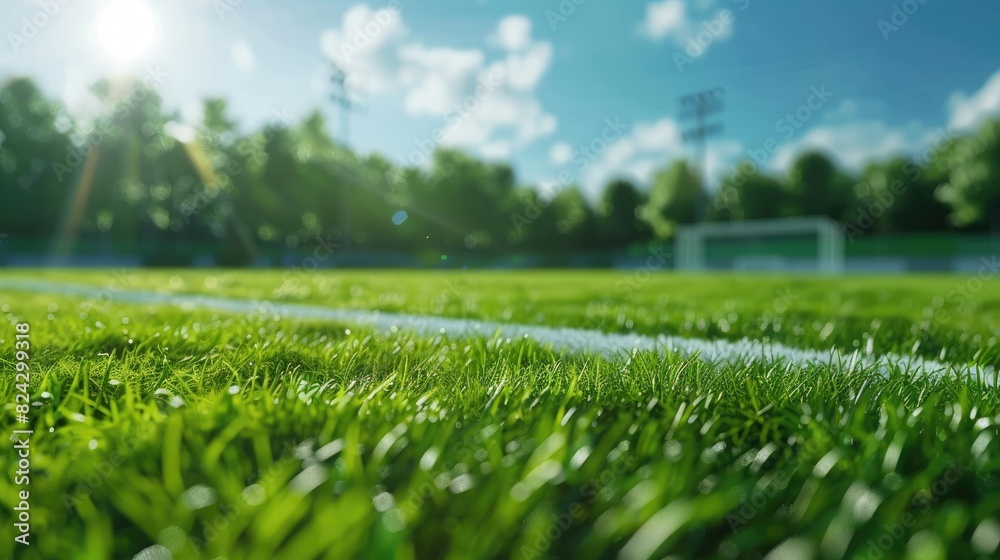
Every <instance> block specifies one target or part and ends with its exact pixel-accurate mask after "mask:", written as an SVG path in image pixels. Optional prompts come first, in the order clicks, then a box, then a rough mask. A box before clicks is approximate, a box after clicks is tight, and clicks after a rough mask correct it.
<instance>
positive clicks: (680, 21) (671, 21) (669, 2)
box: [640, 0, 689, 41]
mask: <svg viewBox="0 0 1000 560" xmlns="http://www.w3.org/2000/svg"><path fill="white" fill-rule="evenodd" d="M688 25H689V23H688V20H687V8H686V7H685V6H684V2H683V1H682V0H663V1H662V2H653V3H652V4H648V5H646V19H645V20H643V22H642V25H641V26H640V30H641V31H642V33H643V34H645V35H646V36H647V37H649V38H650V39H653V40H656V41H659V40H661V39H664V38H666V37H667V36H668V35H670V34H676V33H680V32H683V31H684V29H685V28H687V27H688Z"/></svg>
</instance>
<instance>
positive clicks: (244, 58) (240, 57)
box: [233, 41, 257, 72]
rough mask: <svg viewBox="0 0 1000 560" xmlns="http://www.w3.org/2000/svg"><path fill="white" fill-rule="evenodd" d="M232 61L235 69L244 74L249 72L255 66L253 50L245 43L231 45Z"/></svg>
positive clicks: (237, 42)
mask: <svg viewBox="0 0 1000 560" xmlns="http://www.w3.org/2000/svg"><path fill="white" fill-rule="evenodd" d="M233 61H234V62H235V63H236V67H237V68H239V69H240V70H243V71H244V72H249V71H250V70H253V69H254V66H256V65H257V58H256V57H255V56H254V53H253V49H252V48H250V45H249V44H247V42H246V41H236V42H235V43H233Z"/></svg>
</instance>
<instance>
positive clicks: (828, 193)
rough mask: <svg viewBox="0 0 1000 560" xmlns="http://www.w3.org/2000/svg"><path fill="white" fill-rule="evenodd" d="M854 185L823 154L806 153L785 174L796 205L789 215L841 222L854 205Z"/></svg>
mask: <svg viewBox="0 0 1000 560" xmlns="http://www.w3.org/2000/svg"><path fill="white" fill-rule="evenodd" d="M853 186H854V182H853V181H852V180H851V179H850V177H847V176H846V175H844V174H842V173H840V172H839V171H838V170H837V168H836V166H835V165H834V164H833V162H832V161H831V160H830V158H828V157H827V156H826V155H824V154H822V153H819V152H805V153H803V154H802V155H800V156H799V157H798V158H797V159H796V160H795V162H794V163H793V164H792V167H791V169H790V170H789V172H788V188H789V190H790V191H791V193H792V196H793V200H794V203H795V207H794V208H793V209H792V213H793V215H799V216H829V217H830V218H833V219H834V220H844V219H845V216H846V215H847V213H848V211H849V210H850V208H851V207H852V206H854V200H855V198H854V194H853Z"/></svg>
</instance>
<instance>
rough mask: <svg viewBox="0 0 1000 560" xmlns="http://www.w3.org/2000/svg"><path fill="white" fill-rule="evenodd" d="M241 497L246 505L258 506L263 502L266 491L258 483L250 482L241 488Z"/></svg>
mask: <svg viewBox="0 0 1000 560" xmlns="http://www.w3.org/2000/svg"><path fill="white" fill-rule="evenodd" d="M241 497H242V498H243V501H244V502H245V503H246V504H247V505H248V506H259V505H260V504H262V503H264V498H266V497H267V491H266V490H265V489H264V487H263V486H261V485H260V484H251V485H250V486H247V487H246V488H244V489H243V493H242V494H241Z"/></svg>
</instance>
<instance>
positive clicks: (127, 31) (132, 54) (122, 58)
mask: <svg viewBox="0 0 1000 560" xmlns="http://www.w3.org/2000/svg"><path fill="white" fill-rule="evenodd" d="M156 31H157V26H156V18H155V17H154V15H153V11H152V10H150V9H149V6H147V5H146V4H145V2H142V1H141V0H115V1H114V2H112V3H111V4H109V5H108V6H107V7H106V8H104V10H103V11H102V12H101V13H100V15H99V16H98V19H97V38H98V40H99V41H100V43H101V45H102V46H103V47H104V49H105V50H106V51H107V53H108V55H109V56H110V57H111V58H113V59H115V60H116V61H118V62H123V63H124V62H133V61H135V60H138V59H140V58H142V57H143V56H144V55H146V54H147V53H149V51H150V49H151V48H152V47H153V43H154V41H155V39H156Z"/></svg>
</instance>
